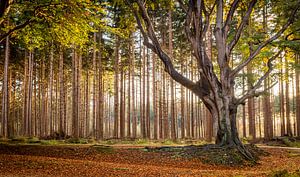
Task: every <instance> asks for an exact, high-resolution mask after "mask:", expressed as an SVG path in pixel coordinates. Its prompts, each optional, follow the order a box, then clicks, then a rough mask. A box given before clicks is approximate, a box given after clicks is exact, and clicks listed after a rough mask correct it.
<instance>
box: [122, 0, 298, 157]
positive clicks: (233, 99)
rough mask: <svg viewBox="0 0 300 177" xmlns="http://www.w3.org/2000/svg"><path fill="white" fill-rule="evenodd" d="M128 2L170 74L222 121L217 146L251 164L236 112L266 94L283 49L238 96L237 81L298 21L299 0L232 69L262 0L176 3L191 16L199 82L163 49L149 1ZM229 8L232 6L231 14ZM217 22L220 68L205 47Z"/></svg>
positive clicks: (187, 30)
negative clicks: (235, 52) (240, 10)
mask: <svg viewBox="0 0 300 177" xmlns="http://www.w3.org/2000/svg"><path fill="white" fill-rule="evenodd" d="M127 3H128V4H129V5H130V7H131V9H132V11H133V13H134V15H135V18H136V21H137V24H138V28H139V29H140V31H141V33H142V35H143V38H144V44H145V45H146V46H147V47H148V48H150V49H151V50H152V51H153V52H155V53H156V54H157V55H158V57H159V58H160V60H161V61H162V62H163V63H164V66H165V71H166V72H167V73H168V74H169V75H170V76H171V78H172V79H174V80H175V81H177V82H178V83H180V84H181V85H183V86H185V87H186V88H188V89H190V90H191V91H192V92H193V93H194V94H196V95H197V96H198V97H199V98H200V99H201V100H202V102H203V103H204V104H205V106H206V107H207V109H208V110H209V111H210V113H211V115H212V117H213V120H214V121H217V124H218V132H217V137H216V144H217V145H218V146H225V147H228V146H229V147H235V148H237V149H238V150H239V151H240V152H241V153H242V154H243V155H244V156H245V157H246V158H248V159H249V160H252V159H253V156H252V154H251V153H249V151H248V150H247V149H246V148H245V147H244V146H243V144H242V143H241V141H240V139H239V137H238V132H237V127H236V116H237V108H238V106H239V105H240V104H244V103H245V101H246V100H247V99H249V98H252V97H254V96H258V95H260V94H262V93H264V91H265V90H263V91H262V90H261V89H259V88H261V87H262V84H263V82H264V80H265V79H267V78H268V76H269V75H270V73H271V71H272V69H273V65H272V61H274V60H275V59H276V58H277V57H278V56H279V55H280V53H281V50H279V51H278V52H275V53H276V54H275V55H274V56H272V57H269V58H268V60H267V70H266V72H265V73H264V74H263V75H262V76H261V77H260V78H258V80H257V81H256V82H255V83H254V84H253V86H252V87H251V88H249V89H248V90H247V91H245V93H244V94H243V95H239V96H237V95H236V94H235V78H236V77H237V75H238V73H239V72H240V71H242V70H243V69H244V68H245V67H246V66H247V65H248V64H249V63H250V62H251V61H252V60H254V59H255V58H256V57H257V56H258V55H259V54H260V52H261V51H262V49H264V48H265V47H266V46H267V45H268V44H270V43H272V42H273V41H274V40H276V39H278V38H279V37H280V36H281V35H282V34H283V33H284V31H285V30H287V29H288V27H289V26H290V25H291V24H292V23H293V22H294V20H295V18H296V16H297V13H298V10H299V4H300V2H299V1H294V2H293V3H295V4H296V6H293V9H291V10H290V14H289V18H288V19H287V20H286V22H285V24H283V25H281V28H280V29H278V31H277V32H274V33H273V34H271V35H268V37H266V39H264V40H263V41H259V42H258V43H257V44H256V46H255V48H253V50H252V51H251V52H250V53H249V56H247V58H246V59H244V60H242V61H240V63H239V64H238V65H237V66H235V67H233V66H231V65H230V61H231V59H232V58H231V57H230V56H231V54H232V52H233V50H234V49H235V47H236V45H237V43H238V42H239V40H240V38H241V36H242V33H243V31H244V30H245V27H246V26H247V24H248V21H249V18H250V16H251V13H252V11H253V10H254V8H255V7H256V4H257V0H251V1H247V2H244V1H242V0H233V1H230V4H226V3H225V2H224V1H223V0H215V1H214V2H211V1H204V0H189V1H188V2H187V1H184V0H177V1H176V2H175V4H178V5H180V7H181V8H182V9H183V11H184V13H185V16H186V19H185V34H186V37H187V39H188V40H189V43H190V45H191V48H192V51H193V55H194V59H195V60H196V62H197V66H198V70H197V74H198V76H199V77H198V78H200V79H199V80H198V81H197V82H194V81H192V80H190V79H188V78H187V77H185V76H184V75H182V74H181V73H179V72H178V70H177V69H176V68H175V67H174V65H173V63H172V58H171V56H170V55H168V53H167V52H166V51H164V50H163V48H162V46H161V44H160V42H159V39H158V38H157V33H156V31H155V29H154V27H153V24H152V23H153V22H152V18H151V17H150V16H149V14H150V13H149V11H150V8H151V5H149V1H143V0H135V1H130V0H127ZM150 3H151V2H150ZM241 6H242V7H243V8H245V7H244V6H246V9H245V11H244V12H243V13H242V15H240V14H237V13H238V12H237V9H238V8H241ZM225 7H226V8H227V7H228V10H227V9H226V8H225ZM225 9H226V10H225ZM239 19H240V20H239ZM233 22H238V24H237V26H235V25H233ZM213 23H215V27H214V37H215V41H216V50H217V54H216V56H215V58H216V63H217V64H216V65H214V64H213V61H212V58H210V57H209V55H208V54H207V51H206V46H207V44H206V43H207V42H208V41H205V36H206V33H207V31H208V27H209V26H210V25H212V24H213ZM232 33H233V34H232ZM267 89H268V88H267Z"/></svg>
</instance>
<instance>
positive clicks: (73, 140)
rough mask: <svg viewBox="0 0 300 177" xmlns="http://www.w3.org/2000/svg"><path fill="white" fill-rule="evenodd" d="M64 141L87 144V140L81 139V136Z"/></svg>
mask: <svg viewBox="0 0 300 177" xmlns="http://www.w3.org/2000/svg"><path fill="white" fill-rule="evenodd" d="M65 143H69V144H88V143H89V142H88V140H87V139H83V138H70V139H67V140H65Z"/></svg>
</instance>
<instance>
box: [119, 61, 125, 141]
mask: <svg viewBox="0 0 300 177" xmlns="http://www.w3.org/2000/svg"><path fill="white" fill-rule="evenodd" d="M120 72H121V73H120V74H121V75H120V77H121V81H120V91H121V94H120V138H121V139H124V138H125V110H124V106H123V105H124V102H125V100H124V90H125V89H124V75H125V74H124V67H123V64H121V67H120Z"/></svg>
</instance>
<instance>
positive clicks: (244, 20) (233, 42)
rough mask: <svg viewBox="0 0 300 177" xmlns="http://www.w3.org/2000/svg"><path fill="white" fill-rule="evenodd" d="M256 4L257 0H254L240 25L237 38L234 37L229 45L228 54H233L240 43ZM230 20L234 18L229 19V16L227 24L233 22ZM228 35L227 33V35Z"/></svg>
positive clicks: (236, 34)
mask: <svg viewBox="0 0 300 177" xmlns="http://www.w3.org/2000/svg"><path fill="white" fill-rule="evenodd" d="M256 2H257V0H252V1H251V2H250V4H249V6H248V10H247V12H246V14H245V16H244V17H243V20H242V22H241V23H240V25H239V27H238V29H237V31H236V33H235V36H234V38H233V40H232V41H231V42H230V43H229V45H228V54H230V53H231V51H232V49H233V48H234V46H235V45H236V44H237V42H238V41H239V39H240V37H241V34H242V32H243V30H244V27H245V26H246V24H247V23H248V21H249V18H250V14H251V12H252V10H253V8H254V6H255V4H256ZM230 10H231V9H230ZM230 18H232V17H228V16H227V19H228V21H226V23H229V22H230V21H231V19H230ZM226 23H225V24H226ZM226 25H229V24H226ZM227 30H228V29H227ZM226 35H227V33H226Z"/></svg>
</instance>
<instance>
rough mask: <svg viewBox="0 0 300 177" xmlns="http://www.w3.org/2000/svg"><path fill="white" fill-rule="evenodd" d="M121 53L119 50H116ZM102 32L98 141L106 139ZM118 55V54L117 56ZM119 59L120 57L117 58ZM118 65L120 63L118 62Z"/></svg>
mask: <svg viewBox="0 0 300 177" xmlns="http://www.w3.org/2000/svg"><path fill="white" fill-rule="evenodd" d="M116 50H117V51H119V49H116ZM102 51H103V49H102V32H101V30H100V32H99V52H98V61H99V74H98V75H99V83H98V86H99V88H98V92H99V93H98V94H99V95H98V99H99V103H98V106H99V111H98V115H97V116H98V121H97V126H98V127H97V130H98V131H99V132H98V137H97V139H101V140H102V139H103V138H104V132H103V122H104V109H103V108H104V84H103V65H102ZM117 55H118V54H117ZM116 57H119V56H116ZM117 63H118V62H117ZM117 67H118V66H117Z"/></svg>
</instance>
